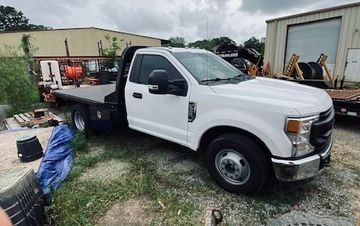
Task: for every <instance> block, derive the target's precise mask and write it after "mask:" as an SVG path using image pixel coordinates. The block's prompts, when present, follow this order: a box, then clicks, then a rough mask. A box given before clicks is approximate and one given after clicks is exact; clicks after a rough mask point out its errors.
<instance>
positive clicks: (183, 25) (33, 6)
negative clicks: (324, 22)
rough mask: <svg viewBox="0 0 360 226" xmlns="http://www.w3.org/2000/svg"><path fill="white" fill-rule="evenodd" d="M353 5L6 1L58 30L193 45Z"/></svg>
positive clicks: (339, 0) (258, 33)
mask: <svg viewBox="0 0 360 226" xmlns="http://www.w3.org/2000/svg"><path fill="white" fill-rule="evenodd" d="M351 2H355V1H351V0H297V1H290V0H130V1H128V0H95V1H94V0H87V1H85V0H56V1H55V0H54V1H53V0H0V3H1V5H9V6H13V7H15V8H16V9H17V10H20V11H22V12H23V13H24V14H25V16H26V17H27V18H29V19H30V23H33V24H42V25H45V26H50V27H52V28H71V27H89V26H92V27H100V28H106V29H112V30H118V31H125V32H130V33H136V34H142V35H148V36H153V37H159V38H163V39H168V38H169V37H172V36H182V37H185V39H186V41H187V42H192V41H196V40H198V39H205V38H213V37H219V36H228V37H230V38H232V39H233V40H235V41H236V42H237V43H238V44H240V43H243V42H244V41H245V40H247V39H248V38H249V37H251V36H255V37H257V38H261V37H264V36H265V32H266V23H265V20H267V19H272V18H276V17H279V16H285V15H291V14H294V13H300V12H306V11H310V10H315V9H321V8H326V7H331V6H336V5H341V4H346V3H351Z"/></svg>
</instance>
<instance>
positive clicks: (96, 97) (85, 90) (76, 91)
mask: <svg viewBox="0 0 360 226" xmlns="http://www.w3.org/2000/svg"><path fill="white" fill-rule="evenodd" d="M115 89H116V85H115V84H108V85H97V86H89V87H80V88H73V89H66V90H56V91H54V93H55V95H56V97H57V98H61V99H66V100H71V101H76V102H80V103H89V104H90V103H91V104H105V97H106V96H107V95H109V94H111V93H113V92H114V91H115Z"/></svg>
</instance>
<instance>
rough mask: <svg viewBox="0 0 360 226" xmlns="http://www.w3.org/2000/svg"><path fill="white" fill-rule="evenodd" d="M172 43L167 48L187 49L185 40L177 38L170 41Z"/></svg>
mask: <svg viewBox="0 0 360 226" xmlns="http://www.w3.org/2000/svg"><path fill="white" fill-rule="evenodd" d="M169 41H170V43H169V44H168V45H167V46H171V47H185V38H183V37H180V36H176V37H171V38H170V39H169Z"/></svg>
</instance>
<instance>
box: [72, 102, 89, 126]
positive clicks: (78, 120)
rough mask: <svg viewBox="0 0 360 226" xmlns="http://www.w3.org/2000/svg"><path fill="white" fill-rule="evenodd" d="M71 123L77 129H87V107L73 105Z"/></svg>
mask: <svg viewBox="0 0 360 226" xmlns="http://www.w3.org/2000/svg"><path fill="white" fill-rule="evenodd" d="M71 120H72V125H73V126H74V128H75V129H77V130H79V131H84V132H87V131H88V130H89V128H90V127H89V123H90V116H89V109H88V107H86V106H83V105H75V106H74V107H73V108H72V112H71Z"/></svg>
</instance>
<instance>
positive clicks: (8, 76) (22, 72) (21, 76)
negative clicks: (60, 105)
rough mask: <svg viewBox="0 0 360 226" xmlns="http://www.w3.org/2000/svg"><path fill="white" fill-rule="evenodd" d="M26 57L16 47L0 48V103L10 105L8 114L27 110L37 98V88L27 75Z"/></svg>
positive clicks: (31, 78)
mask: <svg viewBox="0 0 360 226" xmlns="http://www.w3.org/2000/svg"><path fill="white" fill-rule="evenodd" d="M28 68H29V65H28V59H27V58H26V57H25V56H24V55H23V54H20V53H19V52H18V51H17V49H15V48H10V47H7V48H5V50H0V103H5V104H8V105H9V106H10V109H9V111H8V115H13V114H18V113H21V112H24V111H29V108H31V104H33V103H34V102H36V101H38V100H39V90H38V88H37V85H36V83H35V82H34V79H33V77H32V76H29V70H28Z"/></svg>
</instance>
